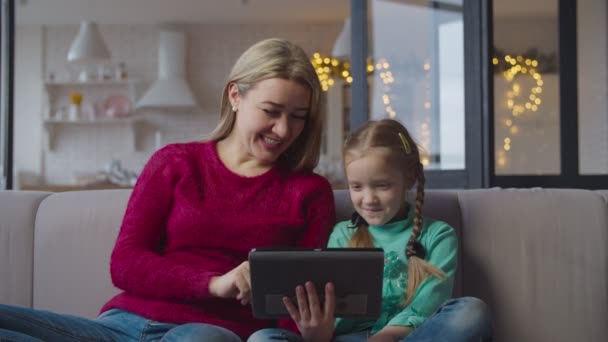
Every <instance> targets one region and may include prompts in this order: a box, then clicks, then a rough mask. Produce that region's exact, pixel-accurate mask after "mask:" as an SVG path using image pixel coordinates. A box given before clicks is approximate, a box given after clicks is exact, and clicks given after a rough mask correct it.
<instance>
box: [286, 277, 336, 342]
mask: <svg viewBox="0 0 608 342" xmlns="http://www.w3.org/2000/svg"><path fill="white" fill-rule="evenodd" d="M296 300H297V303H298V306H297V307H296V306H295V305H294V304H293V303H292V302H291V300H290V299H289V298H287V297H283V304H285V308H287V311H288V312H289V315H290V316H291V318H292V319H293V320H294V321H295V322H296V324H297V325H298V329H299V330H300V333H301V334H302V337H303V338H304V340H305V341H309V342H310V341H314V342H326V341H327V342H329V341H330V340H331V338H332V337H333V334H334V321H335V318H334V309H335V297H334V285H333V284H332V283H327V284H325V301H324V304H323V308H321V303H320V300H319V296H317V291H316V289H315V286H314V284H313V283H312V282H310V281H309V282H306V284H305V285H304V286H298V287H296Z"/></svg>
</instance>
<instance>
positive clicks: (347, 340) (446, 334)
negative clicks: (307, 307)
mask: <svg viewBox="0 0 608 342" xmlns="http://www.w3.org/2000/svg"><path fill="white" fill-rule="evenodd" d="M370 336H371V334H370V331H369V330H367V331H359V332H355V333H352V334H348V335H339V336H336V337H335V338H334V342H363V341H366V340H367V339H368V338H369V337H370ZM266 341H274V342H277V341H288V342H303V341H304V340H303V339H302V337H300V336H299V335H296V334H294V333H292V332H291V331H287V330H283V329H263V330H259V331H257V332H255V333H254V334H253V335H251V336H250V337H249V339H248V340H247V342H266ZM431 341H432V342H448V341H449V342H487V341H492V322H491V320H490V313H489V310H488V307H487V305H486V304H485V303H484V302H483V301H481V300H479V299H477V298H473V297H463V298H457V299H450V300H448V301H447V302H446V303H445V304H443V305H442V306H441V307H440V308H439V309H438V310H437V311H436V312H435V313H434V314H433V315H432V316H431V317H429V319H427V320H426V321H424V323H422V325H420V326H419V327H418V328H416V329H415V330H414V331H413V332H412V333H411V334H409V335H408V336H407V337H405V338H404V339H402V340H401V342H431Z"/></svg>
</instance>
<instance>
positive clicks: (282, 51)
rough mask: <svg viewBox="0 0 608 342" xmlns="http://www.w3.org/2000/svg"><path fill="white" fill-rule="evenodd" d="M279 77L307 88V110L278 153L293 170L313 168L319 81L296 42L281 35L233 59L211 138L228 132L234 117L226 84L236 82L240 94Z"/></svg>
mask: <svg viewBox="0 0 608 342" xmlns="http://www.w3.org/2000/svg"><path fill="white" fill-rule="evenodd" d="M270 78H282V79H285V80H291V81H295V82H298V83H300V84H302V85H304V86H307V87H308V88H309V89H310V111H309V113H308V117H307V119H306V124H305V126H304V129H303V130H302V132H301V133H300V135H299V136H298V137H297V139H296V140H295V141H294V142H293V143H292V144H291V146H289V148H288V149H287V150H286V151H285V152H284V153H283V156H282V157H281V158H282V159H283V160H284V161H286V163H287V165H288V166H289V167H290V168H291V169H293V170H312V169H314V168H315V166H317V163H318V162H319V154H320V152H321V133H322V125H323V121H324V118H323V113H322V111H321V110H320V108H321V85H320V83H319V78H318V76H317V74H316V71H315V69H314V68H313V66H312V64H311V63H310V59H309V58H308V56H307V55H306V53H305V52H304V50H302V48H300V47H299V46H297V45H295V44H293V43H291V42H289V41H287V40H283V39H278V38H271V39H266V40H262V41H260V42H258V43H256V44H254V45H253V46H251V47H250V48H249V49H247V50H246V51H245V52H244V53H243V54H242V55H241V56H240V57H239V59H238V60H237V61H236V63H235V64H234V66H233V67H232V71H231V72H230V74H229V76H228V80H227V82H226V86H225V87H224V93H223V95H222V103H221V109H220V115H221V116H220V122H219V124H218V125H217V127H216V128H215V129H214V130H213V132H212V133H211V139H212V140H216V141H219V140H222V139H224V138H226V137H227V136H229V135H230V133H231V132H232V129H233V128H234V123H235V121H236V115H237V114H236V113H235V112H234V111H232V105H231V103H230V99H229V95H228V87H229V86H230V84H235V85H236V87H237V89H238V93H239V95H240V96H245V95H246V94H247V92H248V91H249V90H250V89H251V88H252V87H253V86H255V84H256V83H257V82H259V81H263V80H266V79H270Z"/></svg>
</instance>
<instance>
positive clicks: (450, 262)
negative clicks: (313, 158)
mask: <svg viewBox="0 0 608 342" xmlns="http://www.w3.org/2000/svg"><path fill="white" fill-rule="evenodd" d="M344 166H345V171H346V177H347V179H348V185H349V190H350V197H351V200H352V202H353V206H354V208H355V210H356V212H355V213H354V214H353V218H352V220H351V221H344V222H340V223H338V224H337V225H336V226H335V228H334V231H333V233H332V234H331V237H330V239H329V243H328V247H355V248H356V247H362V248H365V247H380V248H382V249H384V255H385V264H384V281H383V293H382V313H381V315H380V317H378V318H376V319H345V318H336V319H335V331H333V337H332V334H331V331H330V332H328V331H327V329H328V328H327V327H328V321H333V300H331V299H332V298H331V296H329V299H330V300H328V301H326V303H325V304H326V305H324V306H323V308H320V306H321V305H319V304H318V299H317V298H316V294H315V293H314V287H310V284H306V285H307V286H305V287H303V288H306V289H311V290H312V291H311V292H308V293H306V291H303V288H299V289H298V290H299V292H298V291H296V293H297V295H298V298H297V302H298V308H296V306H295V305H293V304H292V303H290V302H287V303H286V306H287V308H288V310H289V312H290V314H291V316H292V318H293V319H294V320H295V321H296V322H297V324H298V327H299V328H300V330H301V331H302V335H303V336H317V337H319V336H322V337H323V338H325V340H329V339H331V338H333V340H334V341H339V342H347V341H348V342H355V341H375V342H376V341H407V342H413V341H450V342H455V341H456V342H457V341H490V340H491V334H492V332H491V331H492V328H491V323H490V320H489V317H488V313H487V308H486V306H485V304H484V303H483V302H482V301H481V300H479V299H476V298H470V297H469V298H460V299H452V300H450V296H451V295H452V287H453V283H454V274H455V272H456V260H457V258H456V256H457V238H456V234H455V232H454V229H453V228H452V227H450V226H449V225H448V224H446V223H445V222H441V221H435V220H431V219H428V218H425V217H423V216H422V206H423V203H424V174H423V168H422V164H421V162H420V154H419V151H418V147H417V146H416V144H415V143H414V141H413V140H412V138H411V136H410V134H409V133H408V131H407V130H406V129H405V127H403V126H402V125H401V124H400V123H399V122H397V121H394V120H388V119H387V120H381V121H370V122H368V123H367V124H366V125H365V126H364V127H362V128H361V129H359V130H358V131H356V132H354V133H353V134H352V136H351V137H350V138H349V139H348V140H347V141H346V143H345V145H344ZM414 186H416V200H415V203H414V204H413V205H410V204H408V203H407V202H406V201H405V197H406V194H407V192H408V191H409V190H410V189H411V188H413V187H414ZM329 290H330V291H327V289H326V293H325V297H326V298H328V294H331V293H333V292H331V287H330V288H329ZM328 302H329V303H328ZM303 303H306V304H307V305H302V304H303ZM328 304H329V305H328ZM330 327H331V325H330ZM332 328H333V327H332ZM324 330H325V331H324ZM269 333H270V331H268V332H267V333H266V338H268V337H271V338H273V339H274V340H276V339H277V333H276V331H275V332H274V333H273V335H270V336H269ZM258 336H260V335H258ZM281 336H284V338H283V340H288V341H301V339H299V338H298V337H296V336H294V335H291V334H288V333H286V332H283V333H281ZM260 337H261V336H260ZM250 341H251V339H250ZM256 341H259V340H256ZM311 341H312V340H311ZM318 341H320V340H318ZM315 342H317V341H315Z"/></svg>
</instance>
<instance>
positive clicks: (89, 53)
mask: <svg viewBox="0 0 608 342" xmlns="http://www.w3.org/2000/svg"><path fill="white" fill-rule="evenodd" d="M109 59H110V51H109V50H108V47H107V46H106V43H105V42H104V41H103V38H102V37H101V33H99V29H98V28H97V24H96V23H94V22H92V21H87V20H83V21H82V22H81V23H80V30H79V31H78V34H77V35H76V38H74V41H73V42H72V45H71V46H70V50H69V51H68V62H70V63H76V64H86V63H99V62H105V61H108V60H109Z"/></svg>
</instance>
